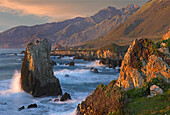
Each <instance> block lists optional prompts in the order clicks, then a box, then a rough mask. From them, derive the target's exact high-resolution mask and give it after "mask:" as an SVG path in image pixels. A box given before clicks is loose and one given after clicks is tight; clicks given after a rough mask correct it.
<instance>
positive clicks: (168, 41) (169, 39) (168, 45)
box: [162, 38, 170, 51]
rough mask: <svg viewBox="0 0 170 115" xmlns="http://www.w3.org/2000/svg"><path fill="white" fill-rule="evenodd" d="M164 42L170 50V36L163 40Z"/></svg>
mask: <svg viewBox="0 0 170 115" xmlns="http://www.w3.org/2000/svg"><path fill="white" fill-rule="evenodd" d="M162 43H165V44H166V47H167V48H168V49H169V51H170V38H168V39H167V40H163V41H162Z"/></svg>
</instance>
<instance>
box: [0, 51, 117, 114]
mask: <svg viewBox="0 0 170 115" xmlns="http://www.w3.org/2000/svg"><path fill="white" fill-rule="evenodd" d="M22 50H23V49H0V115H15V114H17V115H20V114H21V115H23V114H24V115H74V114H75V113H76V108H77V105H78V104H79V103H80V102H81V101H83V100H85V98H86V97H87V96H88V95H90V94H91V93H92V92H93V91H94V90H95V88H96V87H97V86H98V85H99V84H106V85H107V84H108V83H109V82H110V81H111V80H114V79H117V78H118V76H119V73H117V72H116V70H114V69H112V68H108V67H105V66H104V65H100V64H99V63H98V60H96V61H84V60H82V59H76V60H73V57H63V58H61V59H57V56H51V59H52V60H53V61H55V62H56V63H57V65H55V66H54V69H53V70H54V75H55V76H56V77H57V78H59V81H60V85H61V88H62V90H63V93H64V92H67V93H69V94H70V95H71V98H72V99H71V100H68V101H65V102H60V101H54V99H55V98H59V97H52V96H51V97H43V98H34V97H32V95H30V94H28V93H25V92H24V91H23V90H22V89H21V86H20V77H21V75H20V74H21V73H20V70H21V65H22V59H23V57H24V55H23V54H20V52H21V51H22ZM15 53H16V54H17V55H15ZM70 61H74V62H75V66H66V65H65V64H66V63H68V62H70ZM91 67H93V68H97V69H98V71H99V73H93V72H91V71H90V68H91ZM66 74H67V76H66ZM50 99H51V101H49V100H50ZM33 103H36V104H37V105H38V107H37V108H32V109H27V106H28V105H30V104H33ZM22 106H25V109H24V110H21V111H18V108H20V107H22Z"/></svg>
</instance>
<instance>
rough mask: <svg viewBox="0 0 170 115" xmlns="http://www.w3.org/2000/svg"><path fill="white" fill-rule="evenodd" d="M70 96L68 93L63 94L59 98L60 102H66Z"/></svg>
mask: <svg viewBox="0 0 170 115" xmlns="http://www.w3.org/2000/svg"><path fill="white" fill-rule="evenodd" d="M70 99H71V96H70V94H68V93H66V92H65V93H64V95H62V97H61V98H60V101H66V100H70Z"/></svg>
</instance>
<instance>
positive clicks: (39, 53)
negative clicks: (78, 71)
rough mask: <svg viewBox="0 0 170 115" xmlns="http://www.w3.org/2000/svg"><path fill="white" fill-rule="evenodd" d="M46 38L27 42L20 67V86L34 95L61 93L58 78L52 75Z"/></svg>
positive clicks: (49, 49) (56, 94)
mask: <svg viewBox="0 0 170 115" xmlns="http://www.w3.org/2000/svg"><path fill="white" fill-rule="evenodd" d="M50 52H51V46H50V44H49V43H48V41H47V39H44V40H43V41H36V42H35V43H30V44H28V46H27V48H26V51H25V56H24V59H23V63H22V68H21V87H22V89H23V90H24V91H26V92H28V93H30V94H31V95H33V96H34V97H40V96H58V95H62V90H61V87H60V83H59V80H58V79H57V78H56V77H55V76H54V73H53V65H54V63H53V62H52V61H51V59H50Z"/></svg>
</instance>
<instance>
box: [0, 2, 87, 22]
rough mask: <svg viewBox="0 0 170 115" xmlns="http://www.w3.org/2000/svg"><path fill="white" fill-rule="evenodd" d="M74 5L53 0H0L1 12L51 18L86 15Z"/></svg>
mask: <svg viewBox="0 0 170 115" xmlns="http://www.w3.org/2000/svg"><path fill="white" fill-rule="evenodd" d="M77 8H79V7H77V6H76V5H74V4H71V3H70V4H68V3H65V4H64V3H63V2H55V1H53V0H51V1H50V0H49V1H44V0H1V1H0V10H1V12H2V11H3V12H12V13H17V14H19V15H35V16H40V17H43V16H48V17H50V18H51V20H55V19H57V20H58V19H61V20H62V19H66V18H73V17H76V16H86V14H85V13H82V12H81V9H79V10H77Z"/></svg>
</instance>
